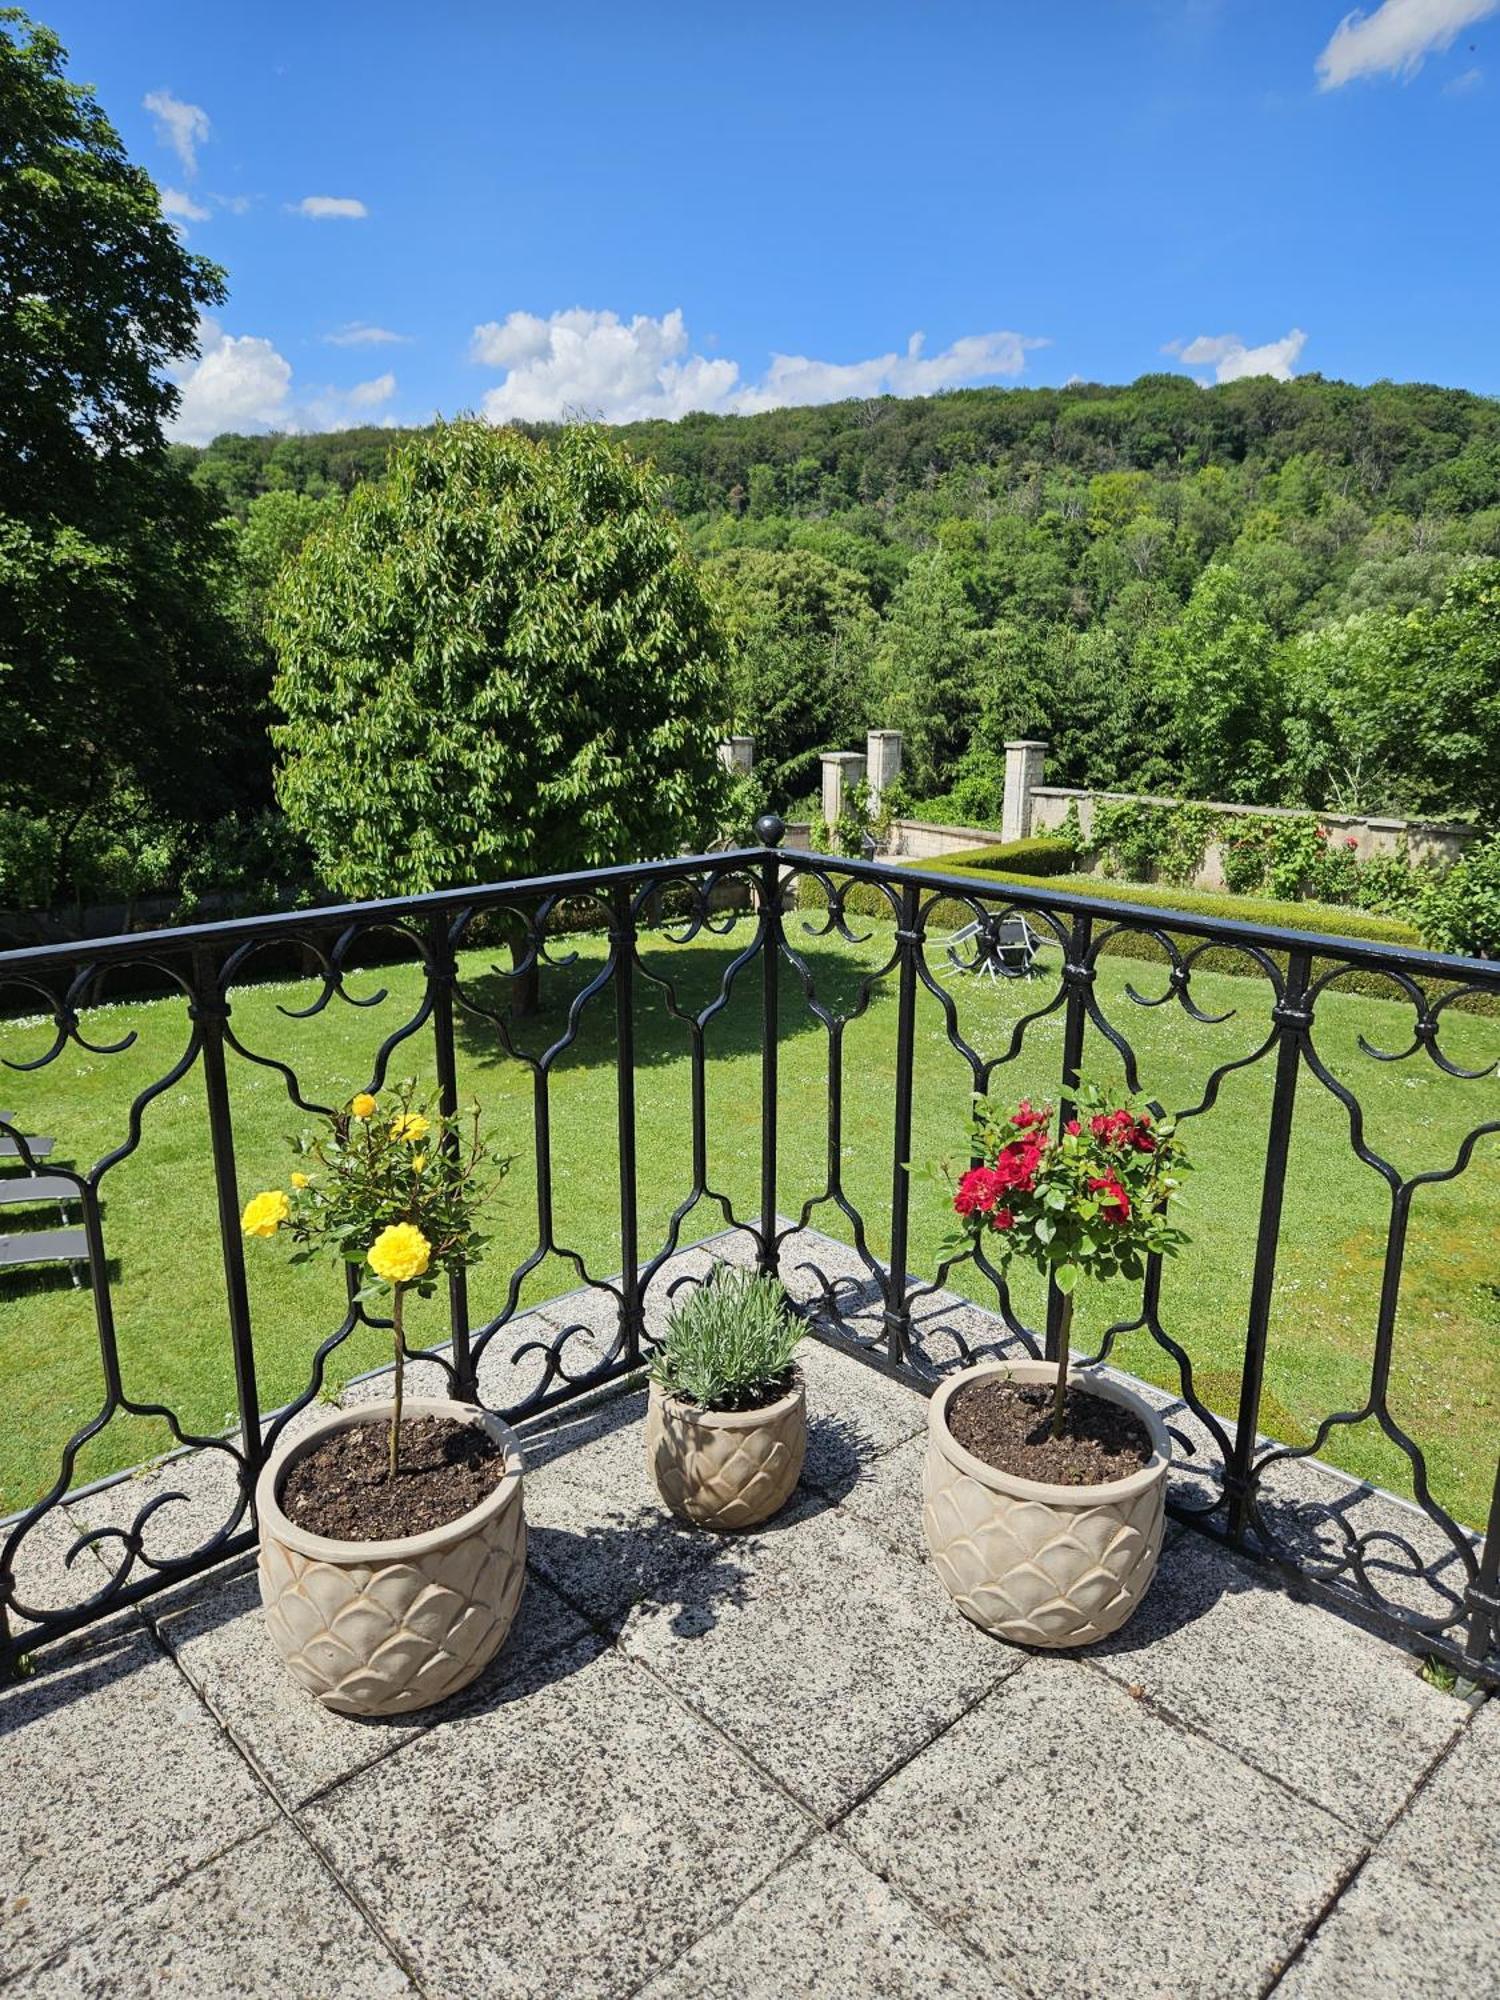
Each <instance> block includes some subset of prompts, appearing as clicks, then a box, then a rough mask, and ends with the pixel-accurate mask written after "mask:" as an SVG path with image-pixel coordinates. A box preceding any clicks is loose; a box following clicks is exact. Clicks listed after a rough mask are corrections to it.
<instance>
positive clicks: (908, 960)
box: [885, 882, 922, 1362]
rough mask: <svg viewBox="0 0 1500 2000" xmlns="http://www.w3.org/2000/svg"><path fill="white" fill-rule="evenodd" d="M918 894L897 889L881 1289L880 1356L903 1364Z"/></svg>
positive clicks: (910, 885)
mask: <svg viewBox="0 0 1500 2000" xmlns="http://www.w3.org/2000/svg"><path fill="white" fill-rule="evenodd" d="M920 894H921V892H920V891H919V890H918V888H917V885H916V884H915V883H914V882H907V883H904V884H903V885H902V889H901V922H900V926H899V928H898V929H897V932H896V950H897V952H898V954H899V967H900V969H899V972H898V975H897V978H898V983H897V988H896V1102H895V1111H894V1120H893V1129H892V1133H891V1148H892V1151H891V1262H890V1270H889V1273H888V1275H887V1278H886V1289H885V1340H886V1354H887V1356H888V1357H889V1359H890V1360H892V1361H897V1362H899V1361H904V1360H905V1359H906V1355H907V1351H908V1349H909V1347H910V1345H911V1308H910V1306H909V1305H908V1303H907V1290H908V1278H909V1274H908V1271H907V1268H906V1267H907V1262H908V1250H907V1245H908V1236H909V1231H910V1226H911V1105H912V1077H913V1072H914V1069H915V1066H916V1041H917V953H918V952H919V951H920V950H921V948H922V934H921V931H920V929H919V923H918V920H919V915H920V909H921V903H920Z"/></svg>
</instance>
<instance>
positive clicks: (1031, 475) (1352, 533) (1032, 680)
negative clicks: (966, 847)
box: [183, 375, 1500, 821]
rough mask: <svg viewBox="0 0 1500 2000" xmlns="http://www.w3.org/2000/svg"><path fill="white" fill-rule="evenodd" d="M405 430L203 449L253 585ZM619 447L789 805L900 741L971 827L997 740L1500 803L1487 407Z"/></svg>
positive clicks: (872, 408) (781, 800)
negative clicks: (701, 583)
mask: <svg viewBox="0 0 1500 2000" xmlns="http://www.w3.org/2000/svg"><path fill="white" fill-rule="evenodd" d="M400 435H401V434H400V433H396V432H391V431H380V430H361V431H349V432H343V433H337V434H332V435H325V436H313V437H276V438H246V437H226V438H220V439H218V440H216V441H215V443H214V444H212V445H211V446H209V447H208V448H207V449H206V450H205V451H203V452H201V453H196V454H192V455H191V458H192V463H193V471H194V476H195V477H196V479H197V480H198V481H199V482H200V483H202V484H206V485H208V486H209V487H211V488H212V489H213V490H214V491H215V492H216V494H217V495H218V496H219V497H220V498H221V499H222V502H223V504H224V506H225V507H226V509H227V510H229V511H230V512H231V513H232V514H233V515H234V516H235V517H236V518H237V519H238V520H239V521H240V522H241V523H242V524H243V525H242V527H241V528H240V529H239V531H238V532H239V533H240V534H241V536H242V537H243V538H244V539H245V540H246V542H247V543H248V544H249V545H250V547H251V549H252V551H258V552H259V553H258V555H253V558H252V567H253V563H254V561H259V563H260V564H261V566H262V568H263V567H264V565H265V561H266V559H267V550H268V548H269V549H270V550H271V552H272V554H273V555H274V554H275V553H276V552H277V551H279V550H280V549H281V548H282V547H284V546H288V545H294V544H295V541H296V540H297V539H298V538H299V536H300V533H301V532H302V531H303V530H304V528H305V526H306V525H307V524H309V523H310V522H311V520H312V519H313V518H315V508H316V509H318V510H321V509H322V508H328V507H336V506H337V505H338V504H339V500H340V498H341V496H342V495H344V494H345V493H347V492H348V491H349V490H350V488H351V487H352V486H353V485H354V484H356V483H357V482H358V481H359V480H361V479H363V478H367V477H370V476H372V475H374V474H376V473H378V471H379V470H380V469H381V468H382V466H383V464H384V462H385V459H386V456H387V454H388V452H389V451H390V449H391V447H392V445H393V443H394V442H396V440H397V439H398V438H399V436H400ZM620 435H621V436H622V437H623V438H624V440H625V441H626V443H627V444H628V445H629V446H630V447H631V448H632V449H633V450H635V451H637V452H639V453H640V454H642V455H644V456H649V457H650V458H651V459H653V460H654V461H655V463H656V465H657V466H658V467H659V468H660V469H661V470H662V471H663V472H664V473H665V474H666V475H667V476H668V478H669V480H670V491H671V496H672V501H673V504H674V505H675V507H676V509H677V511H678V513H679V514H680V516H681V518H682V521H683V523H684V526H685V529H686V532H687V534H688V537H689V540H690V542H691V544H692V546H693V547H694V549H695V550H696V551H697V552H698V554H699V555H700V556H701V557H702V558H703V559H704V561H705V563H706V564H707V565H708V568H709V572H710V575H711V577H712V579H713V581H714V583H715V585H716V587H717V589H718V593H719V595H720V599H721V602H722V603H723V605H724V607H725V611H726V615H727V616H728V617H729V618H730V619H731V620H732V623H733V625H734V628H735V634H736V638H737V648H736V661H737V664H736V666H735V669H734V676H733V685H732V688H731V690H730V698H731V700H732V704H733V710H734V715H733V719H734V721H735V722H736V723H737V724H738V725H739V726H741V727H743V728H745V729H748V730H750V731H751V732H753V733H754V735H755V736H756V738H757V740H758V743H759V746H760V758H761V779H762V783H763V785H764V786H765V789H766V792H767V795H768V796H769V797H771V798H773V799H774V800H775V801H776V802H777V803H778V804H781V805H794V804H797V803H798V802H802V801H805V800H806V799H807V798H808V797H810V795H811V792H812V789H813V785H814V781H815V776H816V753H817V751H818V750H819V749H821V748H826V747H829V746H830V745H844V744H853V743H856V742H857V741H858V740H860V738H861V736H862V732H863V730H864V729H865V727H866V726H867V725H868V724H870V723H890V724H895V725H898V726H900V727H901V728H903V729H904V730H905V731H906V734H907V741H908V775H909V786H910V791H911V794H912V796H913V797H914V798H915V799H918V800H922V799H926V800H929V801H931V800H934V799H936V798H937V797H938V796H939V795H947V803H948V804H949V806H950V808H951V809H953V810H955V811H958V812H959V813H961V814H962V815H963V816H966V817H972V818H979V819H986V818H989V817H991V816H992V815H993V813H994V811H995V809H996V805H997V800H998V783H999V746H1000V745H1001V743H1002V742H1003V740H1004V738H1005V737H1006V736H1007V735H1011V734H1015V733H1018V732H1026V733H1037V734H1042V735H1045V736H1047V737H1049V738H1050V739H1051V741H1052V744H1053V746H1054V750H1053V758H1052V762H1051V766H1050V771H1051V774H1053V775H1055V776H1056V777H1057V778H1058V779H1060V780H1071V781H1075V782H1079V783H1089V784H1094V785H1101V786H1112V787H1115V788H1122V789H1136V790H1166V791H1172V792H1183V793H1187V794H1189V795H1193V796H1198V797H1205V796H1216V797H1221V798H1228V799H1246V800H1260V801H1263V802H1267V803H1275V802H1282V803H1290V804H1308V805H1312V806H1320V807H1328V808H1333V807H1335V806H1343V807H1355V806H1359V807H1363V808H1366V809H1370V810H1377V809H1387V810H1392V811H1396V810H1403V811H1408V812H1414V813H1426V814H1433V815H1451V814H1470V815H1474V816H1477V817H1479V818H1481V819H1485V820H1491V821H1492V820H1494V819H1495V818H1496V817H1497V815H1500V590H1497V580H1500V564H1497V562H1496V558H1500V403H1497V402H1496V401H1494V400H1492V399H1487V398H1484V397H1479V396H1472V395H1468V394H1465V393H1462V392H1459V391H1454V390H1446V389H1436V388H1428V387H1422V386H1417V385H1398V384H1391V383H1379V384H1376V385H1375V386H1373V387H1371V388H1357V387H1353V386H1351V385H1349V384H1346V383H1338V382H1326V381H1323V380H1321V379H1319V378H1317V377H1315V376H1304V377H1301V378H1299V379H1297V380H1294V381H1291V382H1285V383H1280V382H1274V381H1271V380H1268V379H1258V380H1250V381H1241V382H1236V383H1231V384H1228V385H1225V386H1222V387H1218V388H1213V389H1203V388H1200V387H1199V386H1198V385H1197V384H1195V383H1193V382H1191V381H1189V380H1187V379H1185V378H1183V377H1179V376H1175V375H1174V376H1168V375H1160V376H1147V377H1144V378H1142V379H1141V380H1140V381H1138V382H1136V383H1134V384H1132V385H1130V386H1129V387H1125V388H1106V387H1100V386H1097V385H1092V384H1081V385H1076V386H1073V387H1070V388H1066V389H1020V390H1016V389H979V390H967V391H962V392H959V393H955V394H951V395H943V396H934V397H930V398H919V399H908V400H902V399H897V398H893V397H885V398H880V399H878V400H874V401H869V402H857V403H842V404H833V405H827V406H823V407H819V408H812V409H791V410H776V411H770V412H766V413H764V414H762V415H758V416H752V417H712V416H694V417H688V418H685V419H683V420H682V421H681V422H678V423H672V424H668V423H649V424H638V425H634V426H626V427H624V429H623V430H622V432H621V433H620ZM183 456H184V458H185V459H186V458H187V457H188V456H189V455H188V454H186V453H184V454H183ZM291 496H298V497H297V498H296V499H295V500H294V499H293V498H292V497H291ZM247 588H248V598H249V602H248V604H247V607H246V615H247V618H248V620H249V624H250V625H251V626H253V623H254V619H255V615H256V609H257V604H258V601H259V597H260V589H259V587H258V585H257V584H256V582H255V580H254V579H253V578H252V580H251V582H250V584H249V585H248V587H247Z"/></svg>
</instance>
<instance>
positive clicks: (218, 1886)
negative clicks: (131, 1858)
mask: <svg viewBox="0 0 1500 2000" xmlns="http://www.w3.org/2000/svg"><path fill="white" fill-rule="evenodd" d="M26 1992H27V1994H28V1995H29V1996H31V2000H101V1996H105V1995H120V1996H124V1995H142V1996H144V1995H147V1994H149V1995H150V1996H151V2000H218V1996H220V1995H225V1994H241V1995H244V1996H246V1997H247V2000H250V1996H254V2000H260V1996H262V1995H268V1994H275V1995H276V1996H277V2000H398V1996H401V1995H414V1994H415V1992H416V1988H415V1987H414V1986H413V1985H412V1983H411V1981H410V1980H409V1979H408V1978H407V1976H406V1974H405V1973H404V1972H403V1971H402V1970H401V1968H400V1966H399V1965H397V1963H396V1961H395V1960H394V1959H393V1958H392V1957H391V1955H390V1954H389V1953H388V1952H387V1951H386V1949H385V1948H384V1946H383V1945H382V1944H381V1943H380V1942H379V1940H378V1939H377V1938H376V1937H375V1935H374V1934H373V1932H372V1931H371V1930H370V1928H369V1926H368V1925H367V1924H366V1923H365V1921H364V1920H363V1918H362V1917H361V1916H360V1914H359V1912H358V1911H357V1910H356V1909H355V1908H354V1906H353V1905H352V1904H351V1903H350V1902H349V1900H348V1898H347V1897H346V1896H345V1895H344V1894H343V1893H342V1891H341V1890H340V1889H339V1888H338V1887H337V1885H336V1884H335V1883H334V1881H333V1880H332V1878H331V1877H330V1876H329V1874H328V1873H327V1871H326V1870H325V1869H324V1868H323V1867H322V1865H321V1864H320V1863H319V1861H318V1860H317V1858H316V1857H315V1856H314V1855H313V1853H312V1852H311V1851H310V1849H309V1848H308V1845H307V1842H306V1841H305V1840H304V1839H303V1838H302V1836H301V1835H300V1834H299V1833H297V1832H296V1831H295V1829H294V1828H292V1827H289V1826H286V1825H281V1826H276V1827H273V1828H271V1829H270V1830H269V1831H267V1832H265V1833H261V1834H256V1835H255V1836H254V1837H253V1838H251V1839H250V1840H247V1841H245V1842H244V1843H243V1844H242V1845H240V1846H238V1847H234V1848H231V1849H230V1851H229V1852H228V1853H227V1854H225V1855H222V1856H221V1857H220V1858H219V1860H217V1861H215V1862H211V1863H210V1864H209V1865H208V1866H207V1867H206V1868H200V1869H198V1870H197V1871H196V1873H194V1874H192V1875H188V1876H186V1877H184V1879H183V1880H182V1881H180V1882H178V1883H176V1884H175V1885H174V1886H173V1887H171V1888H169V1889H165V1890H163V1891H162V1892H161V1894H159V1895H157V1896H154V1897H152V1899H151V1900H150V1902H148V1903H145V1904H143V1905H141V1906H140V1907H138V1908H136V1909H132V1910H131V1911H130V1912H129V1913H128V1914H126V1915H124V1916H119V1917H115V1918H114V1919H113V1920H112V1921H110V1922H109V1923H107V1924H105V1925H104V1927H103V1928H102V1929H101V1930H98V1931H96V1932H94V1933H92V1934H91V1935H90V1936H89V1937H87V1938H86V1939H83V1940H81V1941H80V1942H78V1943H76V1944H73V1945H71V1946H69V1948H68V1949H67V1950H66V1951H65V1952H64V1953H63V1954H62V1956H61V1957H59V1958H56V1959H53V1960H51V1961H50V1962H49V1963H48V1964H47V1965H45V1966H42V1967H40V1968H38V1969H37V1970H35V1971H33V1972H32V1973H31V1974H30V1975H29V1977H28V1978H27V1980H26Z"/></svg>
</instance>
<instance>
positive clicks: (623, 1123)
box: [610, 882, 643, 1364]
mask: <svg viewBox="0 0 1500 2000" xmlns="http://www.w3.org/2000/svg"><path fill="white" fill-rule="evenodd" d="M611 910H612V913H613V922H612V923H611V925H610V949H611V950H612V951H613V953H614V960H615V1086H616V1104H617V1114H618V1127H619V1135H620V1143H619V1154H620V1270H621V1278H620V1322H621V1325H620V1331H621V1334H622V1335H623V1337H624V1341H625V1358H626V1360H627V1361H629V1362H631V1363H632V1364H634V1363H635V1362H638V1361H639V1360H640V1358H641V1335H642V1331H643V1328H642V1312H641V1248H640V1222H639V1217H638V1215H637V1210H636V1202H637V1187H636V1158H635V1139H636V1132H635V921H634V918H633V916H632V914H631V907H630V884H629V883H628V882H621V883H619V884H617V885H616V887H615V890H614V893H613V896H612V898H611Z"/></svg>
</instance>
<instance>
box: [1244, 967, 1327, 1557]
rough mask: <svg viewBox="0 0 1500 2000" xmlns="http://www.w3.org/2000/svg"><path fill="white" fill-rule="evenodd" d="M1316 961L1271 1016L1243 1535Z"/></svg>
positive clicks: (1250, 1325)
mask: <svg viewBox="0 0 1500 2000" xmlns="http://www.w3.org/2000/svg"><path fill="white" fill-rule="evenodd" d="M1311 974H1312V961H1311V959H1310V958H1309V956H1308V954H1307V953H1306V952H1305V951H1293V952H1291V953H1289V955H1288V957H1287V968H1286V988H1285V991H1284V992H1283V994H1282V997H1281V1000H1280V1002H1279V1003H1278V1005H1277V1006H1276V1007H1275V1009H1274V1010H1273V1012H1272V1017H1271V1018H1272V1020H1273V1021H1274V1022H1275V1024H1276V1033H1277V1037H1278V1040H1277V1048H1276V1079H1275V1082H1274V1083H1273V1085H1272V1087H1271V1123H1270V1129H1269V1131H1268V1133H1267V1136H1266V1171H1265V1176H1264V1178H1263V1179H1262V1181H1261V1188H1260V1221H1259V1224H1258V1225H1257V1228H1256V1232H1255V1265H1254V1269H1253V1271H1252V1274H1251V1278H1250V1311H1249V1316H1248V1318H1247V1319H1246V1322H1245V1358H1244V1361H1243V1363H1242V1364H1241V1367H1240V1404H1239V1412H1238V1414H1237V1416H1236V1418H1235V1429H1234V1443H1233V1446H1232V1447H1231V1449H1230V1453H1229V1464H1228V1465H1227V1466H1226V1467H1225V1470H1224V1491H1225V1493H1226V1494H1227V1496H1228V1500H1229V1520H1228V1526H1229V1533H1230V1535H1231V1536H1232V1537H1233V1539H1234V1540H1235V1541H1240V1540H1242V1539H1243V1537H1244V1532H1245V1526H1246V1523H1247V1521H1248V1519H1249V1513H1250V1466H1251V1461H1252V1459H1253V1458H1254V1456H1255V1439H1256V1435H1257V1433H1258V1431H1259V1428H1260V1397H1261V1388H1262V1386H1263V1384H1264V1380H1265V1372H1266V1333H1267V1329H1268V1328H1269V1326H1270V1323H1271V1299H1272V1294H1273V1292H1274V1290H1275V1285H1276V1252H1277V1248H1278V1245H1279V1242H1280V1238H1281V1203H1282V1197H1283V1195H1284V1194H1285V1192H1286V1163H1287V1155H1288V1153H1289V1152H1290V1150H1291V1143H1292V1111H1293V1108H1294V1106H1295V1104H1296V1101H1297V1072H1298V1070H1299V1069H1300V1068H1301V1066H1302V1043H1303V1038H1304V1037H1305V1035H1306V1034H1307V1031H1308V1029H1309V1027H1311V1025H1312V1015H1311V1014H1310V1013H1309V1012H1308V1009H1307V986H1308V980H1309V978H1310V977H1311Z"/></svg>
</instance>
